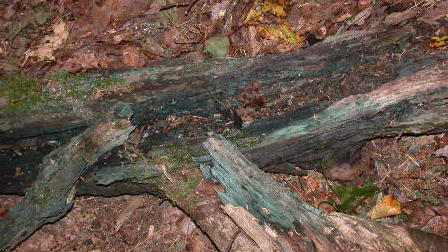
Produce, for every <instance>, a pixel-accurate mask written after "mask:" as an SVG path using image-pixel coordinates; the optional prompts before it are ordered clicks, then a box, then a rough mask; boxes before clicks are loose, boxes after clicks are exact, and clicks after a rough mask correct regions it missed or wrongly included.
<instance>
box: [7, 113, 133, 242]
mask: <svg viewBox="0 0 448 252" xmlns="http://www.w3.org/2000/svg"><path fill="white" fill-rule="evenodd" d="M126 107H127V106H126V105H122V106H117V108H115V109H114V110H113V112H111V113H109V114H107V115H105V116H104V117H103V118H102V120H99V121H98V122H97V123H95V124H94V125H92V126H91V127H89V129H87V130H86V131H84V132H83V133H82V134H80V135H79V136H76V137H74V138H72V139H71V140H70V141H69V143H67V144H66V145H65V146H62V147H60V148H58V149H56V150H54V151H52V152H51V153H49V154H48V155H47V156H45V158H44V160H43V161H42V164H41V165H40V171H39V174H38V176H37V178H36V180H35V182H34V184H33V185H32V186H31V187H30V188H29V189H28V190H27V192H26V194H25V196H24V198H23V199H22V200H21V201H19V202H18V203H17V204H16V205H14V207H12V208H11V209H10V211H9V214H8V215H7V216H6V217H4V218H2V219H0V233H1V234H2V235H1V236H0V250H4V249H7V248H13V247H15V246H16V245H17V244H18V243H20V242H21V241H23V240H24V239H26V238H27V237H28V236H30V235H31V234H32V233H33V232H34V231H36V230H37V229H38V228H40V227H41V226H42V225H44V224H46V223H50V222H54V221H56V220H58V219H59V218H61V217H63V216H64V215H65V214H66V213H67V211H69V210H70V208H71V206H72V204H73V199H74V197H75V195H76V191H77V184H78V181H79V178H80V176H81V175H82V174H83V173H84V172H85V170H86V169H87V167H89V166H90V165H92V164H93V163H94V162H96V160H97V159H98V158H99V157H100V156H102V155H103V154H105V153H107V152H108V151H110V150H111V149H112V148H114V147H116V146H119V145H121V144H123V143H124V141H125V140H126V139H127V138H128V135H129V134H130V133H131V131H133V130H134V129H135V126H134V125H132V124H131V122H130V121H129V118H130V117H131V116H132V113H129V110H127V109H126ZM115 110H116V111H115ZM124 111H128V113H124ZM117 114H119V115H121V116H117Z"/></svg>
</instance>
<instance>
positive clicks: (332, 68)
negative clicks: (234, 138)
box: [0, 31, 407, 141]
mask: <svg viewBox="0 0 448 252" xmlns="http://www.w3.org/2000/svg"><path fill="white" fill-rule="evenodd" d="M401 33H402V34H407V31H401ZM369 36H373V35H367V36H365V37H362V41H365V42H366V44H362V43H359V41H360V38H357V39H354V40H351V41H338V42H337V43H336V42H335V43H318V44H316V45H314V46H312V47H310V48H307V49H305V50H300V51H294V52H290V53H283V54H271V55H265V56H259V57H254V58H220V59H210V60H204V61H199V62H193V63H187V64H160V66H159V65H154V66H152V67H146V68H141V69H131V70H127V71H115V72H114V73H110V71H105V73H104V74H98V73H95V74H91V75H90V76H91V77H90V78H91V81H89V80H87V81H86V80H85V78H83V79H82V80H83V82H85V83H87V84H88V83H90V82H94V81H95V80H97V79H99V80H102V79H108V78H109V79H110V78H112V79H114V80H115V82H116V84H114V85H118V86H119V87H127V86H131V84H132V83H141V84H142V85H141V86H140V85H136V86H139V87H138V88H136V89H135V90H133V91H132V92H131V93H127V94H126V92H122V93H121V94H122V95H120V96H118V95H117V94H116V93H115V94H114V93H112V94H110V95H104V96H102V97H101V98H99V99H96V100H94V99H90V98H91V97H87V99H86V98H85V97H84V98H75V101H74V102H73V99H71V100H62V101H58V102H57V104H56V105H54V104H53V105H52V104H45V105H42V107H36V108H34V110H33V111H31V112H30V111H16V112H14V111H12V112H10V114H9V115H2V116H0V125H1V127H0V141H2V140H3V139H6V138H8V137H10V138H13V139H14V138H15V139H17V138H21V137H27V136H33V135H34V136H35V135H40V134H47V133H57V132H62V131H66V130H70V129H74V128H80V127H86V126H89V125H91V124H92V123H94V122H95V119H96V118H97V117H98V115H100V114H103V113H104V112H105V111H107V109H108V108H110V107H113V105H114V104H115V103H117V102H127V103H131V104H133V106H132V107H133V110H134V117H133V118H132V120H133V123H134V124H136V125H143V124H150V123H153V122H154V121H155V120H164V119H165V118H166V116H167V115H170V114H175V115H182V114H184V113H191V114H193V115H198V116H207V117H211V116H212V115H213V114H215V113H218V112H223V111H228V110H230V109H232V108H235V107H237V106H238V105H241V102H240V101H237V99H236V95H235V93H236V92H237V90H239V89H241V88H243V87H245V86H246V85H247V84H248V83H250V82H252V81H258V82H259V83H260V86H261V89H262V93H263V94H264V95H265V96H266V97H267V104H270V105H265V108H266V109H268V110H269V109H271V108H270V107H272V106H275V104H282V103H283V104H285V105H284V106H283V107H287V105H286V102H285V99H284V98H281V96H282V95H284V92H291V93H295V94H298V95H303V94H307V96H308V98H309V100H316V99H317V96H318V95H319V93H318V91H319V90H321V91H322V89H325V90H327V91H328V94H327V95H328V97H331V96H333V97H332V98H334V99H337V98H340V97H341V96H343V95H344V94H343V93H341V92H339V91H340V90H341V89H340V88H338V83H340V81H341V80H342V78H343V76H344V74H345V73H348V72H352V71H354V69H356V68H357V67H358V66H364V67H367V66H370V65H374V64H376V62H377V61H378V60H379V59H380V58H379V55H377V52H376V51H374V50H371V49H370V48H369V45H368V43H369V41H370V40H371V39H369ZM378 36H383V37H387V36H390V32H389V33H380V35H378ZM392 41H393V40H392ZM391 43H392V42H391ZM167 61H169V60H167ZM172 61H175V60H172ZM369 78H370V80H368V81H366V82H365V83H364V82H363V83H359V84H358V85H357V87H356V88H355V89H356V90H350V91H351V92H348V93H347V94H346V95H349V94H352V93H353V92H365V91H366V90H371V89H373V88H375V87H374V84H375V83H376V82H382V81H384V80H387V79H390V78H392V76H390V75H388V74H382V75H374V74H371V75H369ZM72 81H76V78H73V80H72ZM87 84H86V85H87ZM80 88H81V89H82V87H80ZM331 88H334V89H335V90H336V91H338V92H335V94H333V92H330V91H331V90H330V89H331ZM277 101H278V102H277ZM272 109H273V108H272ZM282 109H284V108H282ZM285 109H286V110H283V111H288V109H287V108H285Z"/></svg>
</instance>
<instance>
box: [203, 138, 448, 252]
mask: <svg viewBox="0 0 448 252" xmlns="http://www.w3.org/2000/svg"><path fill="white" fill-rule="evenodd" d="M204 147H205V148H206V149H207V150H208V152H209V153H210V155H211V157H212V160H213V165H212V166H211V167H209V166H205V165H203V166H202V170H204V175H207V176H210V177H209V178H210V179H212V180H214V181H217V182H219V183H220V184H221V185H222V186H223V187H224V189H225V190H224V191H217V193H218V197H219V198H220V199H221V201H222V202H223V203H224V204H232V205H234V206H240V207H244V208H246V209H247V210H248V211H249V212H250V213H251V214H252V215H253V216H254V217H256V218H257V219H258V220H260V221H261V222H263V223H266V224H269V225H271V226H272V227H275V228H277V230H286V231H289V230H295V231H297V232H299V233H301V234H303V235H305V236H306V237H308V238H309V239H310V240H311V241H312V244H313V246H314V248H315V249H316V250H317V251H446V250H447V249H448V239H446V238H443V237H441V236H437V235H434V234H430V233H425V232H423V231H417V230H410V229H407V228H404V227H400V226H397V225H391V224H382V223H377V222H372V221H368V220H365V219H361V218H358V217H354V216H349V215H345V214H342V213H331V214H325V213H323V212H321V211H320V210H318V209H316V208H314V207H312V206H310V205H308V204H307V203H306V202H304V201H302V200H300V199H298V198H297V197H296V196H294V195H293V194H292V192H291V191H289V189H287V188H286V187H284V186H282V185H280V184H279V183H277V182H275V181H274V180H273V179H272V178H271V177H269V176H267V175H266V174H265V173H264V172H263V171H261V170H260V169H258V168H257V166H256V165H255V164H253V163H252V162H250V161H249V160H248V159H247V158H246V157H244V156H243V154H242V153H240V152H239V151H238V150H236V149H235V148H234V147H233V146H232V145H231V144H230V143H229V142H227V141H226V140H224V139H221V138H210V139H208V140H207V141H206V142H205V143H204ZM417 234H418V235H417ZM270 251H272V250H270Z"/></svg>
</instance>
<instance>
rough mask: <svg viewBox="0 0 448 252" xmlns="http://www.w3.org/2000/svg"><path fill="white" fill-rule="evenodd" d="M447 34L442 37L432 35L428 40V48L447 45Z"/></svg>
mask: <svg viewBox="0 0 448 252" xmlns="http://www.w3.org/2000/svg"><path fill="white" fill-rule="evenodd" d="M447 41H448V36H443V37H432V38H431V42H429V44H428V47H429V48H439V47H443V46H446V45H447Z"/></svg>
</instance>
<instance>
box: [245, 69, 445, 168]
mask: <svg viewBox="0 0 448 252" xmlns="http://www.w3.org/2000/svg"><path fill="white" fill-rule="evenodd" d="M447 83H448V71H447V70H446V69H445V68H443V69H431V70H426V71H421V72H418V73H416V74H413V75H409V76H406V77H404V78H399V79H397V80H395V81H391V82H388V83H385V84H383V85H382V86H381V87H379V88H378V89H375V90H374V91H372V92H369V93H365V94H360V95H354V96H349V97H347V98H344V99H342V100H340V101H338V102H336V103H334V104H332V105H331V106H330V107H328V108H326V109H325V110H323V111H322V112H320V113H316V114H315V115H314V116H312V117H309V118H305V119H301V120H295V121H292V122H291V123H289V124H288V126H286V127H283V128H281V129H278V130H275V131H273V132H271V133H270V134H269V135H267V136H266V137H264V138H263V141H262V143H261V145H260V146H257V147H255V148H254V149H251V150H250V151H247V152H246V153H247V155H248V158H249V159H250V160H254V162H256V163H257V164H258V165H259V166H261V167H266V166H269V165H276V164H279V163H285V162H291V163H299V162H300V163H301V164H302V165H303V164H304V163H306V162H314V163H312V164H314V167H316V166H317V165H319V163H316V162H315V161H316V160H320V162H322V160H324V161H327V163H331V162H333V163H334V161H335V160H336V161H337V160H338V159H339V158H341V156H342V155H345V154H346V153H347V152H349V151H352V152H356V151H358V150H359V144H362V143H364V142H365V141H367V140H370V139H375V138H379V137H391V136H397V135H401V134H413V135H419V134H431V133H441V132H445V131H448V85H447ZM263 127H266V126H265V125H264V126H263ZM341 151H342V153H341ZM338 152H339V153H340V154H339V156H338ZM322 168H327V167H322Z"/></svg>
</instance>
